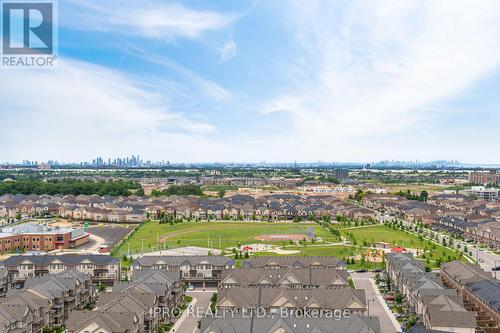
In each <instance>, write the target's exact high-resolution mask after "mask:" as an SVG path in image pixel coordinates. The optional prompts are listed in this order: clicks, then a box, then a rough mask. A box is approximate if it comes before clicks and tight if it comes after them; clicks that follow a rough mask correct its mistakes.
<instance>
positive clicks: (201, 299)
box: [173, 289, 217, 333]
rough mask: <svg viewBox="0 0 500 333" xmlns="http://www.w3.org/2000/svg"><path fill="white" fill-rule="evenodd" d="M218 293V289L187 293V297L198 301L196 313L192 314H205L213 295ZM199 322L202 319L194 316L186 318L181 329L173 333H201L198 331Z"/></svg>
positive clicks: (195, 306) (195, 307)
mask: <svg viewBox="0 0 500 333" xmlns="http://www.w3.org/2000/svg"><path fill="white" fill-rule="evenodd" d="M216 291H217V290H216V289H213V290H207V291H202V290H199V291H198V290H194V291H189V292H187V293H186V294H187V295H189V296H191V297H193V299H196V303H195V304H194V311H193V312H192V313H194V314H196V313H197V312H198V311H199V313H200V314H202V313H205V311H206V310H207V309H208V307H209V306H210V298H212V295H213V294H214V292H216ZM199 320H201V318H197V317H196V316H193V315H189V316H186V318H185V319H184V320H183V322H182V323H181V325H180V327H179V328H178V329H177V330H175V331H173V332H176V333H193V332H199V330H198V321H199Z"/></svg>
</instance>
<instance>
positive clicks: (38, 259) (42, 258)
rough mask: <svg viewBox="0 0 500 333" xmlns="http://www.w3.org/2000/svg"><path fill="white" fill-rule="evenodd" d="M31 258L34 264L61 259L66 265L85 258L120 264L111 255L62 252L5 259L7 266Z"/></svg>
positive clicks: (75, 263)
mask: <svg viewBox="0 0 500 333" xmlns="http://www.w3.org/2000/svg"><path fill="white" fill-rule="evenodd" d="M25 260H29V261H31V263H33V265H40V266H44V265H48V264H50V263H51V262H52V261H54V260H59V261H62V262H63V263H65V264H66V265H78V264H79V263H80V262H82V261H83V260H90V261H92V262H93V263H94V264H96V265H112V264H118V263H119V262H120V261H119V260H118V259H117V258H114V257H112V256H110V255H102V254H62V255H49V254H47V255H20V256H12V257H10V258H7V259H5V260H4V265H5V266H17V265H19V264H20V263H21V262H23V261H25Z"/></svg>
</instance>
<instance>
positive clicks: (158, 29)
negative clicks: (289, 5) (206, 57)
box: [61, 0, 233, 40]
mask: <svg viewBox="0 0 500 333" xmlns="http://www.w3.org/2000/svg"><path fill="white" fill-rule="evenodd" d="M66 5H67V7H65V8H64V15H63V16H62V17H61V24H63V25H65V26H69V27H72V28H76V29H81V30H96V31H109V32H114V33H119V34H125V35H127V36H141V37H146V38H157V39H165V40H174V39H175V38H177V37H185V38H197V37H199V36H200V35H201V34H202V33H204V32H206V31H211V30H217V29H221V28H223V27H225V26H227V25H228V24H230V23H231V22H232V20H233V16H231V15H225V14H221V13H218V12H215V11H210V10H194V9H190V8H187V7H185V6H183V5H180V4H175V3H165V2H160V1H149V0H148V1H137V2H133V1H132V2H127V3H126V4H124V3H123V2H122V1H117V0H107V1H100V0H99V1H97V0H68V1H67V3H66Z"/></svg>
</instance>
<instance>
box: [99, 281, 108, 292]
mask: <svg viewBox="0 0 500 333" xmlns="http://www.w3.org/2000/svg"><path fill="white" fill-rule="evenodd" d="M97 291H98V292H100V293H103V292H105V291H106V286H105V285H104V284H102V282H99V284H98V285H97Z"/></svg>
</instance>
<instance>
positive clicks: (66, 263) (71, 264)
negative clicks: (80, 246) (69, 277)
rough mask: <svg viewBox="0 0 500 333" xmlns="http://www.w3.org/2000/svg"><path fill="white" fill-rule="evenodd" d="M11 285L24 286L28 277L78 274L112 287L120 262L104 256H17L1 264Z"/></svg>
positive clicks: (117, 279)
mask: <svg viewBox="0 0 500 333" xmlns="http://www.w3.org/2000/svg"><path fill="white" fill-rule="evenodd" d="M0 267H3V268H5V269H6V270H7V272H8V276H9V279H10V281H11V283H12V284H13V285H15V286H18V287H19V286H23V285H24V283H25V281H26V280H27V279H29V278H31V277H39V276H44V275H47V274H56V273H61V272H63V271H66V270H78V271H79V272H82V273H86V274H88V275H89V276H90V277H91V278H92V281H93V282H94V283H103V284H104V285H109V286H111V285H113V284H114V283H116V282H117V281H119V279H120V260H118V259H116V258H114V257H112V256H109V255H104V254H85V255H79V254H62V255H49V254H43V255H18V256H11V257H9V258H7V259H5V260H4V261H3V262H1V263H0Z"/></svg>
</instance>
